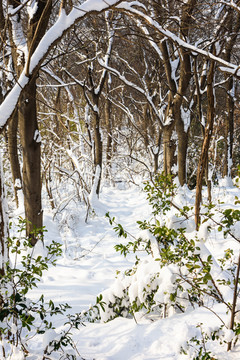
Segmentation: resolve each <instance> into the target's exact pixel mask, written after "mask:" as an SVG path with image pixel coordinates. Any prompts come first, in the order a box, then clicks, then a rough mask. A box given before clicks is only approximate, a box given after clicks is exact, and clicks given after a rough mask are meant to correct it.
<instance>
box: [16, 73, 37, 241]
mask: <svg viewBox="0 0 240 360" xmlns="http://www.w3.org/2000/svg"><path fill="white" fill-rule="evenodd" d="M19 129H20V138H21V144H22V149H23V193H24V206H25V216H26V220H27V236H28V237H30V239H31V243H32V245H35V243H36V241H37V239H36V238H35V237H34V236H33V235H32V234H31V232H32V231H33V229H34V228H41V227H42V225H43V219H42V202H41V149H40V146H41V139H40V134H39V130H38V124H37V110H36V80H35V78H33V79H32V80H31V82H30V83H29V85H28V86H27V87H26V88H25V89H24V91H23V94H22V96H21V98H20V101H19Z"/></svg>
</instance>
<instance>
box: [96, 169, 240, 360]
mask: <svg viewBox="0 0 240 360" xmlns="http://www.w3.org/2000/svg"><path fill="white" fill-rule="evenodd" d="M145 190H146V192H147V194H148V199H149V202H150V204H151V205H152V208H153V218H152V219H151V220H149V221H147V220H145V221H142V222H138V224H139V227H140V229H141V230H142V231H144V232H145V234H146V233H147V234H148V236H147V237H145V238H144V237H142V238H139V239H135V240H133V241H129V242H128V243H127V244H126V243H124V244H119V245H117V246H116V250H117V251H120V252H121V253H122V254H123V255H124V256H127V254H128V253H130V252H134V253H137V252H138V251H139V250H141V251H142V250H144V251H145V252H147V254H148V256H147V257H146V258H145V260H140V259H139V258H138V257H136V263H135V266H134V267H133V268H132V269H130V270H128V271H127V272H126V273H125V274H122V275H120V276H118V279H117V280H116V282H115V284H114V285H113V286H112V287H111V288H110V289H107V290H105V291H104V292H103V293H102V299H103V302H104V303H105V304H106V305H105V308H104V311H103V309H99V315H100V317H101V319H102V320H103V321H108V320H111V319H113V318H115V317H117V316H125V317H126V316H131V315H134V313H136V312H138V311H140V310H141V311H143V310H144V311H145V313H146V314H147V313H148V314H153V313H154V314H156V313H157V314H158V315H159V317H166V316H170V315H172V314H174V313H176V312H185V311H186V310H187V309H188V310H191V309H192V310H193V309H195V308H196V307H200V306H203V307H205V308H207V309H209V311H212V312H214V310H212V308H213V306H214V305H215V304H216V303H220V304H223V305H224V306H225V312H226V314H230V315H227V318H228V319H229V316H230V322H227V321H226V319H225V318H224V319H221V322H222V324H223V328H224V329H225V330H230V331H232V333H233V334H234V336H233V338H231V340H226V339H225V340H224V339H223V340H221V341H223V342H224V341H225V342H227V343H228V350H230V348H231V345H232V343H234V342H236V341H237V338H238V335H239V334H240V322H239V319H238V306H237V299H238V297H239V291H238V281H239V271H240V266H239V265H240V258H238V257H237V258H236V257H235V255H234V252H233V251H232V250H231V249H228V250H226V251H225V255H224V256H223V257H222V258H221V259H215V258H214V257H213V255H212V254H211V253H210V252H209V250H208V248H207V246H206V244H205V238H206V236H207V233H208V232H209V231H211V230H214V231H218V232H219V233H221V234H222V236H223V237H226V236H230V237H231V238H232V239H234V240H236V241H238V242H239V241H240V239H239V237H238V236H237V234H236V230H235V228H234V227H235V226H236V223H237V222H238V221H239V220H240V211H239V210H238V209H226V208H224V210H221V209H217V207H216V206H214V205H212V204H210V205H209V206H205V210H204V212H203V214H202V220H203V221H202V224H203V225H202V227H200V230H199V232H196V231H193V227H192V219H193V218H194V214H193V208H192V207H189V206H183V208H182V209H181V208H179V207H178V206H177V205H176V202H175V201H174V200H175V197H176V193H175V190H176V187H175V185H174V184H173V182H172V180H171V179H170V177H164V176H163V175H159V176H157V177H156V180H155V182H154V183H153V184H150V183H147V184H146V187H145ZM236 202H238V199H236ZM107 217H108V219H109V221H110V223H111V224H112V225H114V229H115V231H116V232H117V234H118V235H119V236H123V237H124V238H126V237H127V235H128V234H127V232H126V231H125V230H124V229H123V228H122V226H121V225H120V224H116V223H115V219H114V218H111V217H110V215H109V214H107ZM214 313H215V312H214ZM216 316H217V317H218V318H220V316H219V315H218V314H217V313H216ZM209 339H211V340H215V339H218V340H219V339H220V337H219V336H216V334H215V335H211V336H210V337H209ZM209 339H208V338H207V337H205V340H206V341H207V340H209ZM198 341H200V340H199V339H196V341H195V345H196V344H198ZM192 342H193V343H194V339H193V340H192ZM199 344H200V345H201V341H200V342H199ZM199 344H198V345H199ZM198 352H199V353H198V355H197V356H198V357H196V359H210V355H209V357H207V356H208V352H207V351H205V352H204V347H201V346H200V347H199V350H198Z"/></svg>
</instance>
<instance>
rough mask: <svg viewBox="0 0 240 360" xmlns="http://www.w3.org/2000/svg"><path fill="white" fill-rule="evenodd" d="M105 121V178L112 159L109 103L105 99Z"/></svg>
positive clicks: (108, 174)
mask: <svg viewBox="0 0 240 360" xmlns="http://www.w3.org/2000/svg"><path fill="white" fill-rule="evenodd" d="M105 121H106V127H107V146H106V161H107V174H106V175H107V176H108V177H109V176H110V172H111V171H110V169H111V159H112V121H111V103H110V101H109V100H108V99H106V104H105Z"/></svg>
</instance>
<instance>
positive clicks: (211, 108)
mask: <svg viewBox="0 0 240 360" xmlns="http://www.w3.org/2000/svg"><path fill="white" fill-rule="evenodd" d="M214 68H215V64H214V62H213V61H212V62H211V64H210V68H209V73H208V78H207V100H208V107H207V124H206V126H205V132H204V139H203V144H202V151H201V155H200V159H199V163H198V169H197V184H196V198H195V225H196V230H198V229H199V225H200V206H201V196H202V181H203V176H204V173H205V170H206V165H207V161H208V149H209V145H210V140H211V136H212V131H213V123H214V112H215V104H214V93H213V79H214Z"/></svg>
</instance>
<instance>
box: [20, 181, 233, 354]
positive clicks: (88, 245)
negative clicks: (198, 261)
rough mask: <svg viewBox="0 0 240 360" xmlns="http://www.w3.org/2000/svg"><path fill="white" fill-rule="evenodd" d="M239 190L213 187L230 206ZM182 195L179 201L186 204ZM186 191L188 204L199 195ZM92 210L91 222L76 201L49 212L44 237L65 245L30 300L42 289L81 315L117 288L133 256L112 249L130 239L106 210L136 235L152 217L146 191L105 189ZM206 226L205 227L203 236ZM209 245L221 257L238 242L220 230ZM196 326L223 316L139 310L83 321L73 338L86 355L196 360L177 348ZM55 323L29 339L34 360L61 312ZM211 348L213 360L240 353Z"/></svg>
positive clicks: (214, 323)
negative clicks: (105, 319) (163, 315)
mask: <svg viewBox="0 0 240 360" xmlns="http://www.w3.org/2000/svg"><path fill="white" fill-rule="evenodd" d="M120 185H121V184H120ZM236 195H237V196H239V190H238V189H236V188H234V187H229V188H228V187H226V186H224V184H222V186H218V187H217V188H215V189H214V196H215V200H216V199H217V198H219V199H223V197H224V199H225V203H226V204H227V205H230V206H232V204H233V202H234V198H235V196H236ZM181 196H182V195H181ZM181 196H179V199H178V200H179V202H182V200H181ZM186 196H187V198H188V202H190V203H191V202H192V203H193V201H194V194H193V193H192V192H190V191H189V190H186ZM181 205H182V204H181ZM227 205H226V206H227ZM94 209H95V211H94V213H92V214H90V216H89V217H88V220H87V222H85V221H84V219H85V215H86V210H84V209H83V207H82V206H80V205H79V207H78V205H77V203H76V202H71V203H70V204H69V205H68V207H67V208H65V210H64V211H62V212H61V214H59V215H57V216H56V217H55V221H53V220H52V218H53V213H52V211H50V210H49V211H47V210H45V211H44V222H45V226H46V228H47V230H48V232H47V234H46V239H45V242H46V244H47V243H50V242H51V240H55V241H58V242H60V243H61V244H62V245H63V256H62V257H61V258H60V259H58V260H57V263H56V266H55V267H50V269H49V271H47V272H46V273H44V275H43V278H42V282H41V283H40V284H39V286H38V288H37V289H35V290H34V291H32V293H31V297H32V298H33V299H38V298H39V297H40V295H41V294H42V293H43V294H44V295H45V298H46V300H50V299H51V300H53V301H54V303H68V304H69V305H70V306H71V307H72V308H71V309H70V312H71V313H72V314H74V313H79V312H81V311H83V310H87V309H88V308H89V306H90V304H95V301H96V296H98V295H99V294H100V293H101V292H102V291H104V290H105V289H107V288H109V287H110V286H112V284H113V283H114V281H115V278H116V273H117V272H118V271H121V272H124V271H125V270H127V269H130V268H131V267H132V266H133V264H134V262H135V254H130V255H128V256H127V257H124V256H123V255H121V254H120V253H119V252H116V250H115V249H114V246H115V245H116V244H119V243H122V242H124V241H125V242H126V241H128V240H126V239H123V240H122V239H120V238H119V237H118V236H117V234H116V233H115V231H114V230H113V227H112V226H111V225H110V224H109V221H108V219H107V218H106V217H105V214H106V213H107V212H109V213H110V216H115V217H116V221H117V222H118V223H121V224H122V226H123V228H124V229H126V230H127V231H128V232H129V233H131V234H132V235H134V236H138V233H139V228H138V225H137V224H136V221H138V220H144V219H148V218H150V216H151V208H150V206H149V204H148V202H147V200H146V194H145V192H144V191H142V190H141V189H140V188H138V187H136V186H133V185H132V186H128V185H127V186H124V184H122V186H118V187H115V188H113V187H104V188H103V191H102V193H101V196H100V200H99V201H98V200H95V203H94ZM204 231H206V229H205V230H204V229H203V230H202V233H204ZM206 243H208V248H209V251H211V252H212V253H214V256H215V257H217V256H218V255H219V254H222V252H223V249H224V248H227V247H230V246H232V245H233V247H235V249H236V250H237V249H238V247H239V244H235V243H234V244H232V241H231V240H225V239H223V238H219V236H218V234H217V233H213V234H211V236H209V237H208V238H207V241H206ZM36 251H37V250H36ZM138 256H140V257H141V258H144V257H145V256H147V255H146V254H144V253H141V254H138ZM143 276H144V274H143ZM214 310H215V311H217V313H218V314H220V316H222V317H223V318H224V316H226V315H225V314H224V310H223V308H222V307H221V305H216V307H215V308H214ZM199 323H203V324H207V325H208V328H209V329H211V328H212V329H214V328H215V327H216V326H218V325H219V320H218V318H217V317H216V316H215V315H214V314H213V313H212V312H210V311H209V310H207V309H204V308H196V309H195V310H193V311H187V312H186V313H180V314H174V315H172V316H171V317H169V318H165V319H157V320H156V321H153V319H152V318H149V317H147V316H145V315H144V314H143V312H141V313H139V314H136V318H135V319H130V318H116V319H114V320H112V321H110V322H107V323H85V326H81V327H80V329H79V330H78V331H74V332H73V339H74V342H75V344H76V347H77V349H78V352H79V354H80V355H81V357H82V358H83V359H86V360H92V359H95V360H143V359H144V360H154V359H155V360H157V359H159V360H160V359H163V360H170V359H178V360H180V359H181V360H183V359H191V356H188V355H184V354H180V349H181V347H182V346H184V345H185V344H186V341H187V340H189V339H190V338H191V337H192V336H194V334H195V329H196V326H197V325H198V324H199ZM55 326H56V329H55V331H52V333H51V331H49V332H48V333H47V334H46V335H45V339H44V340H42V337H40V336H39V337H38V336H36V337H35V338H34V339H33V340H32V341H31V342H30V343H29V344H28V345H29V348H30V349H31V354H32V355H31V357H29V359H31V360H35V359H42V357H40V353H41V351H42V350H41V349H43V346H44V344H45V343H46V341H48V340H49V339H50V338H51V337H54V334H56V333H58V332H59V331H60V330H61V328H62V326H63V318H62V317H57V318H56V320H55ZM211 351H212V352H213V354H214V356H215V357H214V359H215V358H217V359H218V360H227V359H229V360H237V359H239V358H240V346H239V345H238V343H237V346H236V347H234V349H233V350H232V351H231V352H228V353H227V352H226V344H223V345H222V346H220V345H219V344H218V343H217V342H216V341H215V342H212V344H211ZM70 354H71V352H69V355H70ZM81 357H80V356H79V359H81ZM65 358H66V357H63V358H62V359H65ZM16 359H17V358H16ZM19 359H20V358H19ZM51 359H59V355H55V356H54V355H51ZM204 359H205V358H204ZM206 359H210V357H209V358H206Z"/></svg>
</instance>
